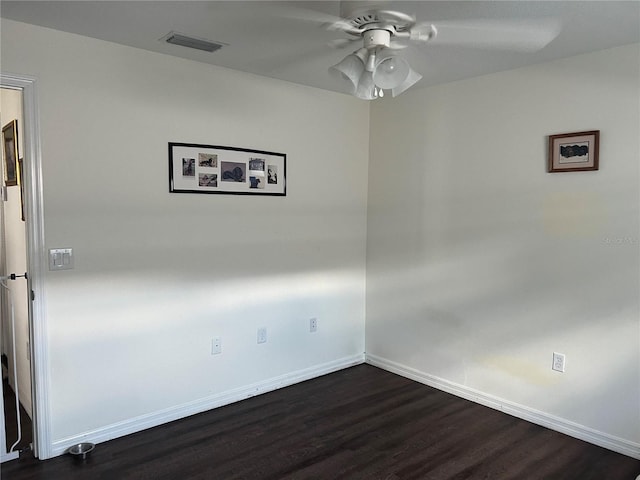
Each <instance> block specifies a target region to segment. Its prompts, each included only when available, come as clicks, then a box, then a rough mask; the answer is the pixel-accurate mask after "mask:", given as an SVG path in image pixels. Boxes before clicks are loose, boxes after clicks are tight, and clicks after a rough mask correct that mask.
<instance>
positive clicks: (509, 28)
mask: <svg viewBox="0 0 640 480" xmlns="http://www.w3.org/2000/svg"><path fill="white" fill-rule="evenodd" d="M435 26H436V29H437V35H436V36H435V37H434V38H433V39H431V40H430V41H429V43H430V44H432V45H454V46H464V47H470V48H478V49H487V50H510V51H519V52H535V51H538V50H541V49H543V48H544V47H545V46H547V45H548V44H549V43H551V41H553V39H554V38H556V37H557V36H558V34H559V33H560V30H561V29H562V26H561V23H560V21H558V20H555V19H541V20H474V21H455V22H453V21H452V22H447V21H442V22H437V23H435ZM431 28H432V24H430V23H429V24H427V23H421V24H418V25H416V26H415V27H414V28H412V29H411V33H412V37H414V36H420V35H419V34H420V32H421V31H423V30H424V31H427V30H429V29H431Z"/></svg>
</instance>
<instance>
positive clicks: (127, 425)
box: [51, 354, 365, 456]
mask: <svg viewBox="0 0 640 480" xmlns="http://www.w3.org/2000/svg"><path fill="white" fill-rule="evenodd" d="M364 360H365V359H364V354H359V355H354V356H351V357H345V358H341V359H339V360H334V361H332V362H328V363H324V364H322V365H317V366H314V367H311V368H306V369H303V370H298V371H295V372H291V373H287V374H285V375H281V376H278V377H274V378H270V379H268V380H264V381H262V382H257V383H254V384H251V385H247V386H244V387H240V388H236V389H233V390H229V391H226V392H221V393H218V394H215V395H211V396H209V397H205V398H201V399H199V400H195V401H193V402H189V403H185V404H183V405H177V406H175V407H171V408H167V409H164V410H161V411H158V412H154V413H150V414H147V415H142V416H139V417H135V418H131V419H129V420H124V421H122V422H118V423H114V424H112V425H107V426H105V427H101V428H98V429H95V430H91V431H88V432H84V433H81V434H79V435H74V436H71V437H66V438H63V439H60V440H56V441H54V442H53V443H52V445H51V452H52V456H58V455H62V454H63V453H65V452H66V451H67V449H68V448H69V447H70V446H71V445H74V444H76V443H80V442H92V443H96V444H97V443H101V442H106V441H108V440H113V439H114V438H118V437H123V436H125V435H129V434H131V433H136V432H140V431H142V430H146V429H147V428H152V427H156V426H158V425H162V424H164V423H168V422H172V421H174V420H179V419H181V418H185V417H188V416H190V415H195V414H197V413H201V412H205V411H207V410H211V409H213V408H218V407H222V406H224V405H228V404H230V403H234V402H237V401H239V400H244V399H246V398H249V397H254V396H256V395H260V394H263V393H267V392H271V391H273V390H277V389H279V388H283V387H288V386H290V385H293V384H296V383H300V382H303V381H305V380H310V379H312V378H316V377H320V376H322V375H326V374H328V373H332V372H335V371H338V370H342V369H344V368H348V367H352V366H354V365H359V364H361V363H364Z"/></svg>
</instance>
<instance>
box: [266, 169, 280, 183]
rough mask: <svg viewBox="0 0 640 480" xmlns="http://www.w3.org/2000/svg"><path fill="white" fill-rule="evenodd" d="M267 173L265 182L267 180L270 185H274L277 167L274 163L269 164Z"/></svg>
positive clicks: (276, 177)
mask: <svg viewBox="0 0 640 480" xmlns="http://www.w3.org/2000/svg"><path fill="white" fill-rule="evenodd" d="M267 174H268V178H267V182H269V183H270V184H271V185H276V184H277V183H278V167H277V166H276V165H269V168H268V169H267Z"/></svg>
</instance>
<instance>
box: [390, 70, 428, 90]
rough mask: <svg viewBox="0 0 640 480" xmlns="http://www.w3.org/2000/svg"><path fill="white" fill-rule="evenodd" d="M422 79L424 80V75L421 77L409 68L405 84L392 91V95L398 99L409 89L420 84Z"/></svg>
mask: <svg viewBox="0 0 640 480" xmlns="http://www.w3.org/2000/svg"><path fill="white" fill-rule="evenodd" d="M421 78H422V75H420V74H419V73H418V72H416V71H415V70H414V69H412V68H411V67H409V74H408V75H407V78H406V79H405V80H404V82H402V84H401V85H398V86H397V87H395V88H392V89H391V95H392V96H394V97H397V96H398V95H400V94H401V93H402V92H404V91H405V90H406V89H408V88H409V87H411V86H413V85H415V84H416V83H417V82H419V81H420V79H421Z"/></svg>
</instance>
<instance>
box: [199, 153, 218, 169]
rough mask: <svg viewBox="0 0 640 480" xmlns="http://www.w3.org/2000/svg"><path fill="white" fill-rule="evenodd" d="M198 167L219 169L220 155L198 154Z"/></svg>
mask: <svg viewBox="0 0 640 480" xmlns="http://www.w3.org/2000/svg"><path fill="white" fill-rule="evenodd" d="M198 166H199V167H209V168H218V155H216V154H211V153H199V154H198Z"/></svg>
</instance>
